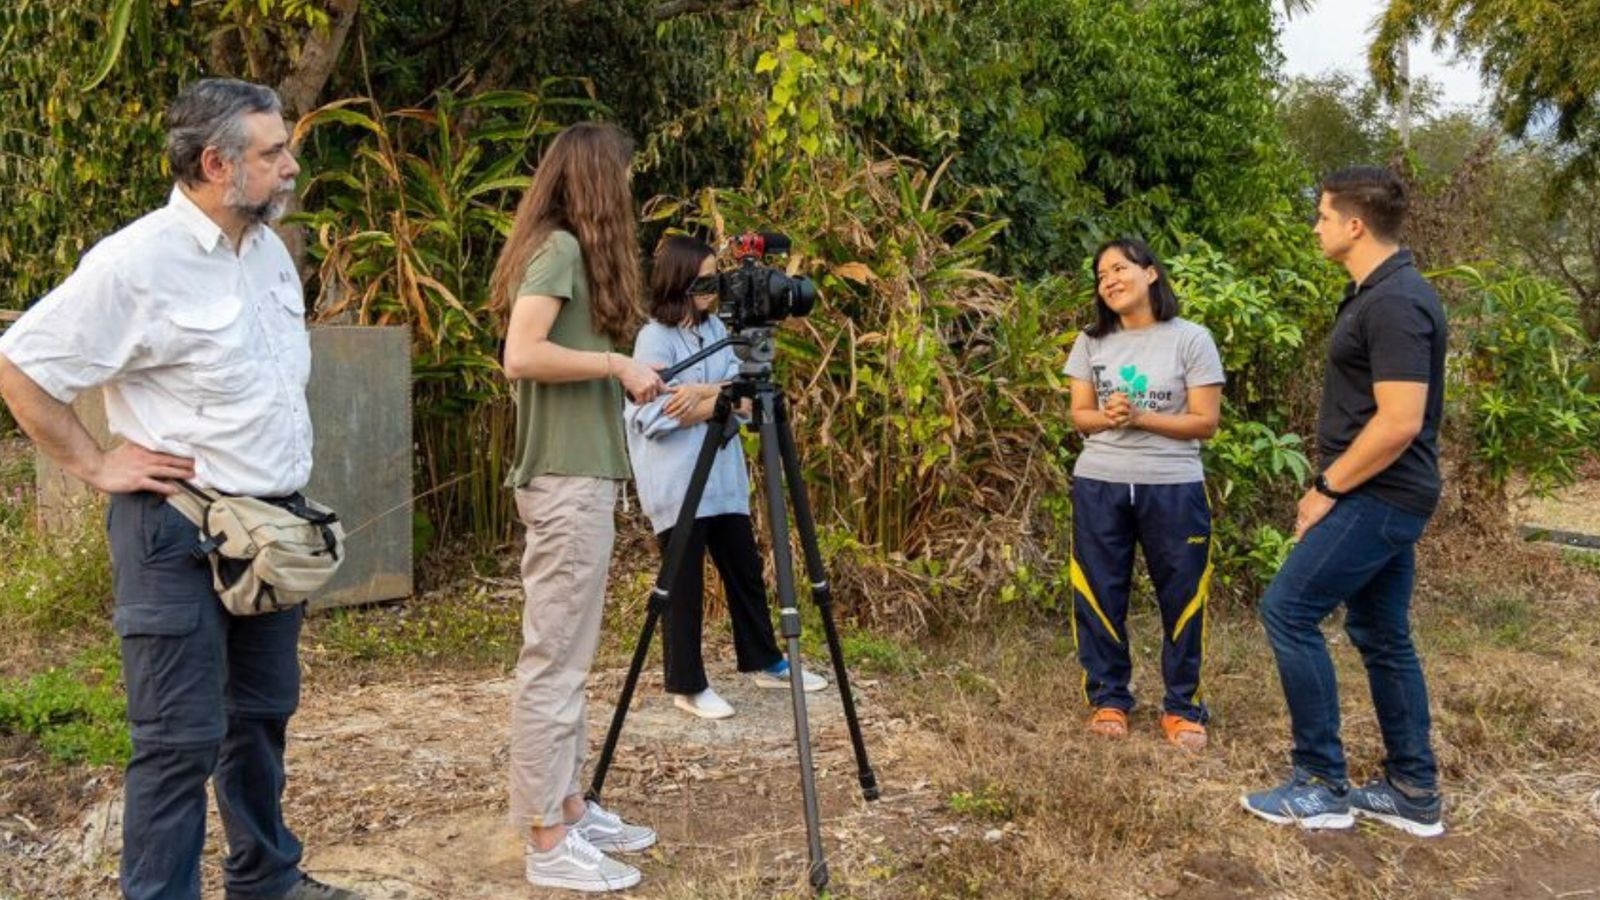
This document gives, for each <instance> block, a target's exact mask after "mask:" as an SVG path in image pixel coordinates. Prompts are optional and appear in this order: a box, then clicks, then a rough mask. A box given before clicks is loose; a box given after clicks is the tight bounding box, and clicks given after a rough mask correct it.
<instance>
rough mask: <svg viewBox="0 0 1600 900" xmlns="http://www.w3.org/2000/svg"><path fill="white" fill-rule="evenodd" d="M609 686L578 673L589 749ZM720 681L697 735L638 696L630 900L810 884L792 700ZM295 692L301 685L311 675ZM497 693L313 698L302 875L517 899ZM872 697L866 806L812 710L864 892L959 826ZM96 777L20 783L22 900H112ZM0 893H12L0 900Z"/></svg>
mask: <svg viewBox="0 0 1600 900" xmlns="http://www.w3.org/2000/svg"><path fill="white" fill-rule="evenodd" d="M623 674H624V673H623V672H622V671H608V672H605V673H601V674H599V675H598V676H597V677H595V678H594V679H593V680H592V683H591V689H590V696H591V698H592V700H591V704H590V711H589V722H590V739H591V744H592V745H594V746H595V747H596V748H598V745H599V743H600V740H601V739H602V737H603V736H604V731H605V728H606V726H607V724H608V723H609V721H610V716H611V712H612V709H613V706H612V703H611V701H610V700H609V699H608V698H614V696H615V695H616V694H617V693H618V691H619V690H620V687H621V684H622V678H623ZM712 674H713V677H714V678H716V677H717V676H718V674H719V669H718V668H716V667H714V668H713V671H712ZM720 675H721V677H720V678H718V680H717V681H716V684H717V686H718V688H719V691H720V692H721V693H722V694H723V696H724V697H725V698H726V699H728V700H729V702H731V703H733V704H734V705H735V707H736V708H737V709H738V711H739V712H738V714H737V715H736V716H734V717H733V718H732V719H727V720H722V721H717V722H708V721H704V720H700V719H696V718H693V717H691V716H689V715H687V714H685V713H683V712H681V711H679V710H677V709H675V708H673V707H672V706H671V704H670V702H669V701H668V699H667V698H666V696H665V695H664V694H663V693H662V692H661V687H660V677H659V675H658V674H657V675H653V676H652V675H647V676H646V677H645V678H644V679H643V682H642V684H641V690H640V693H639V695H638V696H637V697H636V698H635V704H634V709H633V711H632V712H631V713H630V715H629V717H628V720H627V725H626V728H625V730H624V732H623V736H622V740H621V741H620V747H619V751H618V754H617V757H616V762H615V764H614V765H613V767H612V770H611V775H610V777H609V779H608V781H607V784H606V790H605V801H606V803H607V804H608V805H610V806H612V807H614V808H615V809H618V810H620V811H622V812H624V813H625V814H626V815H627V816H628V817H629V818H630V819H634V820H637V821H641V822H646V823H649V824H651V825H652V826H653V827H655V828H656V829H657V830H658V831H659V832H660V834H661V838H662V843H661V848H660V849H659V850H657V851H654V852H652V853H650V854H646V855H645V856H644V857H643V858H642V867H643V868H644V870H645V871H646V873H647V881H646V882H645V884H644V886H642V888H641V889H639V890H636V891H634V892H631V893H630V894H629V895H630V896H638V897H692V896H699V895H700V894H699V891H698V889H697V887H696V886H697V885H698V884H701V883H708V884H709V883H715V884H717V885H718V886H719V887H718V890H719V891H721V892H724V893H725V892H726V891H727V890H728V888H729V886H730V884H731V885H733V886H735V893H736V894H738V895H742V896H773V895H776V894H784V893H790V892H794V891H798V890H799V889H800V888H803V886H804V884H805V873H806V837H805V830H804V818H803V813H802V810H801V806H800V803H799V766H798V763H797V757H796V751H795V745H794V741H793V724H792V712H791V707H790V705H789V695H788V693H787V692H784V691H774V690H763V689H760V688H757V687H755V686H754V685H753V684H751V683H750V682H748V681H746V680H745V679H744V678H742V677H739V676H736V675H735V673H733V672H731V671H726V666H725V665H724V667H723V670H721V671H720ZM308 679H309V681H311V682H313V683H314V682H315V681H316V680H317V673H315V672H312V673H308ZM511 688H512V681H511V680H510V679H508V678H493V679H488V680H476V679H473V680H456V679H453V678H449V677H439V678H423V679H418V680H406V681H397V682H384V683H372V684H352V685H349V686H345V687H340V688H338V689H318V688H316V687H311V688H310V689H309V691H308V696H307V697H306V698H305V700H304V703H303V705H302V708H301V712H300V713H299V715H297V717H296V718H295V720H294V722H293V725H292V730H291V735H290V741H291V743H290V753H289V769H290V774H289V790H288V796H287V806H288V809H289V815H290V818H291V821H292V823H293V825H294V827H295V828H296V829H297V831H298V832H299V834H300V836H301V838H302V839H303V841H304V842H305V844H306V847H307V857H306V864H307V868H308V869H309V870H311V871H313V872H315V873H318V874H319V875H321V876H324V877H325V878H326V879H327V880H329V881H333V882H336V883H340V884H344V885H348V886H351V887H357V888H359V889H360V890H361V891H362V892H363V893H364V894H365V895H366V896H367V897H368V898H371V900H445V898H473V900H500V898H512V897H517V898H525V897H528V896H530V891H531V889H530V888H529V887H528V886H527V885H526V883H525V882H523V880H522V877H521V842H520V839H519V837H518V835H517V833H516V832H515V830H514V829H513V828H512V827H511V826H509V825H508V824H507V823H506V822H505V819H504V810H505V796H504V795H505V767H506V746H505V729H506V718H507V713H508V710H509V703H510V701H509V697H510V691H511ZM882 689H883V685H882V683H881V682H874V681H867V682H864V683H862V684H860V685H858V686H857V691H856V698H857V703H858V705H859V708H860V711H861V713H862V715H863V716H865V717H866V720H867V723H868V724H867V726H866V734H867V740H868V742H869V745H870V748H871V753H872V764H873V765H874V766H875V767H876V769H877V770H878V771H879V772H880V773H881V776H880V777H882V778H884V779H885V784H886V789H885V791H884V795H883V797H882V799H880V800H878V801H877V802H875V803H872V804H867V803H865V802H864V801H863V800H862V799H861V796H860V791H859V788H858V785H857V776H856V766H855V762H854V758H853V754H852V752H851V749H850V743H849V738H848V733H847V729H846V727H845V722H844V717H843V714H842V711H841V707H840V705H839V699H838V693H837V691H836V690H835V689H834V688H833V687H831V686H830V687H829V688H828V689H827V690H825V691H822V692H819V693H816V694H812V695H810V697H809V702H808V704H807V710H808V717H809V719H810V725H811V735H812V747H813V752H814V754H815V760H816V771H817V785H818V791H819V797H820V804H821V809H822V813H823V818H824V839H825V842H826V846H827V848H828V853H829V859H828V862H829V864H830V866H831V869H832V871H833V872H834V873H835V877H843V878H845V879H847V880H856V879H860V878H868V879H870V877H871V875H870V873H869V872H868V871H867V870H870V869H871V868H872V867H873V866H877V865H880V864H882V862H883V861H884V860H885V859H887V858H890V857H893V858H895V859H898V860H901V861H903V860H904V859H905V858H906V857H907V856H908V855H913V856H914V855H916V854H922V853H931V852H936V851H937V848H938V847H939V846H941V845H942V844H946V843H948V842H949V841H951V840H957V839H961V838H962V837H963V833H964V832H971V831H972V830H973V829H972V827H971V826H970V825H963V824H961V823H946V822H944V821H943V820H942V818H941V810H942V808H943V804H942V798H941V797H940V796H939V795H937V794H936V793H935V792H934V791H933V790H932V789H931V788H930V787H929V785H928V784H927V783H926V782H917V781H915V780H913V781H912V782H911V783H907V782H906V781H904V780H903V778H904V775H905V769H904V768H903V766H902V764H901V761H902V756H903V750H902V749H901V747H900V745H901V742H900V740H899V735H901V734H903V733H904V732H905V731H906V730H907V729H908V727H909V726H908V723H907V722H906V721H905V720H904V719H901V718H897V717H895V716H894V715H893V714H891V713H889V712H888V711H886V710H882V709H880V708H879V706H878V702H877V699H876V698H877V695H878V694H879V692H880V691H881V690H882ZM5 750H6V748H4V747H0V756H4V755H6V754H5ZM11 765H13V766H16V765H21V763H16V762H12V763H11ZM92 780H93V782H94V783H93V785H85V786H84V789H83V790H80V791H76V792H73V794H74V796H72V797H71V798H70V801H69V800H68V798H65V797H60V795H59V794H58V793H57V792H58V791H60V790H61V789H62V788H64V787H66V785H64V784H62V783H60V782H59V781H52V780H50V779H48V778H44V777H43V776H41V777H40V778H39V779H38V780H37V781H36V783H35V789H34V790H30V791H27V792H25V794H24V795H23V796H18V797H14V798H12V799H11V802H9V803H7V804H4V805H0V848H3V850H0V860H3V857H5V856H9V857H10V859H9V860H5V861H3V863H0V868H9V869H11V874H12V877H13V883H14V884H19V885H20V884H21V883H26V882H28V881H32V882H33V883H34V884H35V885H37V888H36V890H34V891H33V892H23V893H19V894H17V895H16V897H17V898H19V900H21V898H30V900H31V898H35V897H36V898H41V900H42V898H45V897H82V898H85V900H91V898H101V897H106V898H110V897H115V896H116V891H115V884H114V864H115V863H114V861H115V853H114V851H115V848H116V846H117V844H118V841H117V838H116V828H117V825H118V823H119V821H120V803H119V796H118V794H119V789H118V783H117V782H118V779H117V778H116V777H114V775H113V774H112V773H99V774H97V775H96V776H94V778H93V779H92ZM7 793H12V792H7ZM52 795H54V796H53V797H52ZM47 798H51V799H59V800H60V801H61V802H55V803H47V804H45V805H46V806H48V807H49V808H50V809H51V812H52V814H53V815H54V816H56V817H59V818H67V817H69V816H70V810H71V808H72V807H73V806H75V805H77V806H79V808H80V809H85V808H86V809H87V811H86V812H83V813H82V814H81V815H79V816H77V817H76V821H73V822H70V823H69V824H67V825H66V826H65V827H63V828H61V829H60V830H59V831H55V832H53V833H52V832H51V831H50V830H48V829H45V828H43V827H40V828H37V830H35V829H30V828H29V827H28V825H27V824H25V823H26V822H28V821H29V820H27V818H26V816H25V815H24V814H23V812H22V808H24V807H35V808H37V807H38V806H39V805H40V804H42V803H45V801H46V800H47ZM34 824H37V823H34ZM210 824H211V827H210V836H209V840H208V849H209V851H210V852H209V853H208V856H207V858H206V864H205V879H206V885H207V893H206V896H208V897H210V896H213V895H216V896H220V856H219V851H218V850H217V848H218V847H219V846H220V839H221V834H220V827H219V825H218V822H217V821H216V815H215V810H214V809H213V810H212V816H211V823H210ZM19 875H20V876H21V878H20V879H19V878H17V876H19ZM3 883H4V882H3V881H0V884H3ZM17 889H19V890H20V887H19V888H17ZM535 895H536V892H535ZM0 896H9V895H6V894H5V893H4V888H0Z"/></svg>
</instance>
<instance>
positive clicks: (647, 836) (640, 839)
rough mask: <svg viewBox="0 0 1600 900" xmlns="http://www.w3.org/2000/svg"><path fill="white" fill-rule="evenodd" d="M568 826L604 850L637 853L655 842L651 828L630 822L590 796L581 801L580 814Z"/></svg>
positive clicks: (607, 851)
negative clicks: (581, 814)
mask: <svg viewBox="0 0 1600 900" xmlns="http://www.w3.org/2000/svg"><path fill="white" fill-rule="evenodd" d="M568 827H569V828H572V829H574V830H576V831H577V832H578V833H579V834H581V835H583V839H584V840H586V841H588V842H589V843H591V844H593V845H594V847H595V849H596V850H602V851H604V852H606V853H637V852H638V851H640V850H644V849H646V848H647V847H653V846H655V843H656V833H655V832H654V831H652V830H651V829H649V828H646V827H644V826H643V825H629V824H628V823H627V822H624V821H622V817H621V816H619V815H617V814H616V813H614V812H611V811H610V810H607V809H606V808H605V807H603V806H601V805H600V804H598V803H596V802H594V801H593V800H586V801H584V809H583V818H581V819H579V820H578V821H576V822H574V823H572V824H571V825H570V826H568Z"/></svg>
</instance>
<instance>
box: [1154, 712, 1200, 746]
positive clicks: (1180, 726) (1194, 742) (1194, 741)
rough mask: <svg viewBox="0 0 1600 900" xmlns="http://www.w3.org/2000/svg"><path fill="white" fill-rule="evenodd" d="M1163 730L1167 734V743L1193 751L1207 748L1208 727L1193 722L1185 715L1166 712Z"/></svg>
mask: <svg viewBox="0 0 1600 900" xmlns="http://www.w3.org/2000/svg"><path fill="white" fill-rule="evenodd" d="M1161 730H1162V732H1163V733H1165V734H1166V736H1167V743H1169V744H1171V745H1173V746H1174V747H1179V748H1182V749H1184V750H1189V751H1191V752H1195V751H1200V750H1204V749H1205V748H1206V740H1207V738H1206V727H1205V726H1204V725H1201V724H1200V723H1199V722H1191V721H1189V720H1188V719H1185V718H1184V717H1183V716H1179V715H1174V714H1172V713H1166V714H1164V715H1162V717H1161Z"/></svg>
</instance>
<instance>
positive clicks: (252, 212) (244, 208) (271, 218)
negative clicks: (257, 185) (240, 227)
mask: <svg viewBox="0 0 1600 900" xmlns="http://www.w3.org/2000/svg"><path fill="white" fill-rule="evenodd" d="M242 180H243V179H236V180H235V181H234V183H233V184H231V185H229V187H228V193H227V196H225V197H224V198H223V202H224V203H226V204H227V205H228V208H229V209H232V210H233V211H235V212H237V213H238V214H239V215H240V216H243V217H244V220H245V221H246V222H248V223H249V224H251V225H270V224H272V223H273V222H276V221H277V220H279V219H281V218H283V213H284V210H286V209H288V207H289V198H290V197H293V196H294V184H293V183H292V182H291V183H288V184H284V185H280V186H279V188H278V190H276V191H274V192H273V194H272V196H271V197H268V198H267V199H266V201H265V202H262V203H245V202H243V199H244V185H243V184H242Z"/></svg>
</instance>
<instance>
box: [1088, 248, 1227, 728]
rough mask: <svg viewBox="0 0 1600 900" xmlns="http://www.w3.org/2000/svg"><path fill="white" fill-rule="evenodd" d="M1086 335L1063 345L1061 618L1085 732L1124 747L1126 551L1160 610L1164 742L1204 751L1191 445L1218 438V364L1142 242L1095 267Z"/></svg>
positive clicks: (1201, 611) (1097, 259)
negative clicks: (1067, 478) (1067, 597)
mask: <svg viewBox="0 0 1600 900" xmlns="http://www.w3.org/2000/svg"><path fill="white" fill-rule="evenodd" d="M1094 272H1095V299H1094V309H1095V323H1094V325H1092V326H1090V327H1089V328H1086V329H1084V331H1083V333H1082V334H1080V335H1078V339H1077V340H1076V341H1075V342H1074V343H1073V345H1072V353H1071V354H1070V355H1069V356H1068V358H1067V367H1066V373H1067V375H1068V376H1070V377H1071V379H1072V424H1073V425H1074V426H1076V427H1077V429H1078V431H1079V432H1081V433H1082V434H1083V435H1084V446H1083V452H1082V453H1081V454H1079V456H1078V462H1077V465H1076V466H1075V467H1074V468H1073V472H1072V475H1073V479H1072V563H1071V566H1072V568H1071V578H1072V594H1073V602H1072V611H1073V629H1074V635H1075V637H1076V639H1077V642H1078V659H1079V661H1080V662H1081V663H1082V664H1083V668H1084V673H1085V676H1086V677H1085V681H1084V692H1085V698H1086V699H1087V700H1088V702H1089V705H1090V706H1091V707H1093V709H1094V712H1093V714H1092V715H1091V717H1090V719H1089V729H1090V730H1091V731H1093V732H1095V733H1096V734H1102V735H1106V736H1108V737H1123V736H1125V735H1126V734H1127V733H1128V712H1129V711H1130V710H1132V709H1133V694H1132V693H1131V692H1130V691H1129V689H1128V682H1129V679H1130V676H1131V675H1132V671H1133V665H1132V662H1131V660H1130V659H1129V655H1128V635H1127V630H1126V622H1127V614H1128V595H1129V589H1130V587H1131V585H1132V581H1133V551H1134V546H1135V544H1137V545H1138V546H1140V547H1142V548H1144V556H1145V561H1146V564H1147V565H1148V566H1149V570H1150V580H1151V581H1152V582H1153V583H1154V584H1155V589H1156V600H1157V602H1158V604H1159V606H1160V608H1161V624H1162V632H1163V640H1162V642H1161V645H1162V649H1161V673H1162V677H1163V680H1164V681H1165V682H1166V696H1165V697H1164V699H1163V701H1162V716H1161V728H1162V731H1163V732H1164V733H1165V735H1166V738H1167V740H1168V741H1170V742H1172V743H1173V744H1175V745H1177V746H1180V747H1183V748H1185V749H1189V750H1199V749H1201V748H1203V747H1204V746H1205V744H1206V730H1205V724H1206V720H1207V718H1208V713H1207V710H1206V707H1205V704H1204V703H1203V702H1202V699H1201V684H1200V668H1201V662H1202V660H1201V656H1202V653H1203V651H1204V649H1205V627H1206V624H1205V623H1206V616H1205V607H1206V599H1207V596H1208V594H1209V593H1210V587H1211V509H1210V505H1209V504H1208V502H1207V500H1206V493H1205V472H1204V470H1203V469H1202V468H1201V465H1200V442H1201V441H1203V440H1205V439H1207V438H1209V437H1211V436H1212V435H1213V434H1215V433H1216V431H1217V423H1218V420H1219V419H1220V416H1221V408H1222V383H1223V372H1222V360H1221V357H1220V356H1219V355H1218V354H1217V347H1216V344H1215V343H1214V342H1213V341H1212V340H1211V333H1210V332H1208V331H1207V330H1206V329H1205V328H1204V327H1202V326H1200V325H1197V324H1195V323H1193V322H1188V321H1185V320H1183V319H1180V318H1178V298H1177V296H1176V295H1175V294H1174V293H1173V291H1172V286H1171V284H1170V283H1169V279H1168V277H1167V273H1166V269H1165V268H1163V267H1162V265H1161V263H1160V261H1159V260H1157V259H1156V257H1155V254H1153V253H1151V252H1150V248H1149V247H1147V246H1145V245H1144V244H1143V243H1142V242H1140V241H1137V240H1133V239H1131V238H1123V239H1121V240H1116V241H1112V242H1110V243H1108V244H1106V245H1104V246H1103V247H1101V248H1100V249H1099V250H1098V251H1096V252H1095V255H1094Z"/></svg>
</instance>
